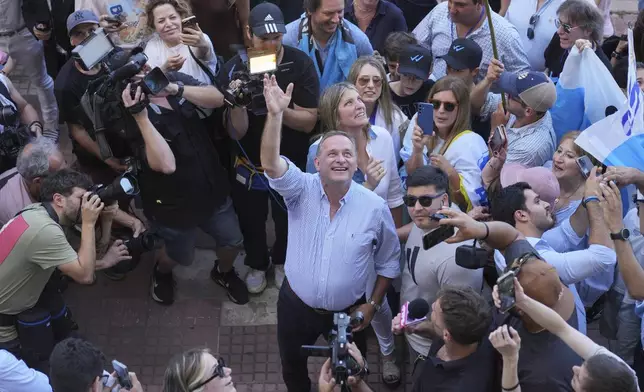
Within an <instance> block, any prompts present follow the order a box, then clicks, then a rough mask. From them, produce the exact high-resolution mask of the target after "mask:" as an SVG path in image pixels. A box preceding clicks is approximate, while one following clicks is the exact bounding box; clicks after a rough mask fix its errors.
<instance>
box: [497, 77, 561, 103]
mask: <svg viewBox="0 0 644 392" xmlns="http://www.w3.org/2000/svg"><path fill="white" fill-rule="evenodd" d="M498 85H499V88H501V90H503V92H504V93H507V94H510V95H511V96H514V97H519V98H521V100H522V101H523V102H524V103H525V104H526V105H528V106H529V107H531V108H532V109H534V110H536V111H537V112H545V111H548V110H549V109H550V108H552V107H553V106H554V104H555V102H556V101H557V89H556V87H555V84H554V83H553V82H552V80H550V78H548V76H546V74H544V73H543V72H537V71H529V72H520V73H513V72H503V73H502V74H501V77H500V78H499V84H498Z"/></svg>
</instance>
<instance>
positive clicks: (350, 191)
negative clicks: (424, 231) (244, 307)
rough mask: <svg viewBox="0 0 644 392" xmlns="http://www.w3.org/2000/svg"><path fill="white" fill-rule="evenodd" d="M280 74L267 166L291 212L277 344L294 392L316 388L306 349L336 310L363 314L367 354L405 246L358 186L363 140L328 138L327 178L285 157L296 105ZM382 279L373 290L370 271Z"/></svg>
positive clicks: (270, 104)
mask: <svg viewBox="0 0 644 392" xmlns="http://www.w3.org/2000/svg"><path fill="white" fill-rule="evenodd" d="M292 92H293V84H289V85H288V87H287V88H286V92H284V91H282V89H281V88H280V87H279V85H278V84H277V81H276V79H275V76H272V77H271V78H270V79H269V77H268V75H265V76H264V97H265V98H266V107H267V108H268V115H267V117H266V125H265V127H264V134H263V136H262V145H261V151H260V153H261V162H262V167H263V168H264V171H265V175H266V177H268V180H269V184H270V185H271V187H272V188H273V189H275V190H276V191H277V192H279V193H280V194H281V196H282V197H283V198H284V201H285V204H286V206H287V208H288V210H289V222H288V223H289V232H288V249H287V260H286V263H285V265H284V267H285V274H286V278H285V279H284V283H283V284H282V287H281V289H280V293H279V297H278V300H277V339H278V343H279V348H280V357H281V359H282V375H283V377H284V382H285V384H286V387H287V388H288V390H289V391H292V392H296V391H297V392H299V391H308V390H309V389H310V386H311V380H310V379H309V378H308V374H307V365H306V363H307V356H308V354H306V353H302V351H301V346H302V345H307V344H312V343H314V342H315V341H316V340H317V338H318V337H319V336H320V335H321V334H326V333H327V332H328V331H329V330H330V329H331V325H332V322H333V316H334V313H336V315H337V313H338V312H342V313H347V314H351V313H353V312H354V311H355V313H356V314H357V313H358V312H361V313H362V314H363V317H362V320H361V322H360V323H359V324H358V325H357V326H355V327H354V328H353V332H354V341H355V343H356V344H357V346H358V347H360V349H361V351H362V352H365V351H364V350H365V346H366V336H365V335H364V333H363V332H361V331H362V330H363V329H365V328H366V327H367V326H369V324H370V323H371V320H372V319H373V316H374V315H375V313H376V312H377V311H378V310H379V309H380V306H381V304H382V301H383V298H384V295H385V293H386V292H387V289H388V287H389V285H390V283H391V280H392V279H394V278H396V277H397V276H398V275H399V274H400V261H399V260H400V244H399V241H398V237H397V235H396V227H395V225H394V221H393V218H392V216H391V213H390V211H389V207H388V206H387V203H386V202H385V201H384V200H383V199H382V198H381V197H380V196H378V195H376V194H375V193H373V192H371V191H370V190H368V189H367V188H365V187H363V186H362V185H359V184H357V183H355V182H353V180H352V178H353V175H354V173H355V171H356V169H357V165H358V163H357V157H356V156H357V150H356V145H355V142H354V141H353V139H352V138H351V137H349V135H348V134H346V133H345V132H341V131H334V132H327V133H325V134H324V136H322V139H321V141H320V144H319V148H318V152H317V155H318V156H317V157H316V158H315V166H316V170H317V171H318V173H319V174H317V173H316V174H309V173H303V172H302V170H301V169H299V168H298V167H297V166H296V165H295V164H293V163H292V162H291V161H289V160H288V159H287V158H284V157H282V156H280V143H281V129H282V120H283V118H284V116H285V114H284V111H285V109H286V108H287V107H288V105H289V103H290V102H291V95H292ZM374 270H375V273H376V275H377V278H376V283H375V285H374V289H373V291H372V292H365V291H366V290H365V288H366V287H367V279H368V278H369V273H370V271H371V272H373V271H374Z"/></svg>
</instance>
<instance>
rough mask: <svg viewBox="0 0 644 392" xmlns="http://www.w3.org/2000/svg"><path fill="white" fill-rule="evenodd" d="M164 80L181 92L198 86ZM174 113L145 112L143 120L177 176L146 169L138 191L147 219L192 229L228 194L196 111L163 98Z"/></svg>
mask: <svg viewBox="0 0 644 392" xmlns="http://www.w3.org/2000/svg"><path fill="white" fill-rule="evenodd" d="M167 76H168V80H170V81H171V82H175V81H181V82H183V84H184V85H186V86H199V85H203V83H201V82H199V81H198V80H196V79H194V78H193V77H191V76H189V75H186V74H183V73H178V72H169V73H168V74H167ZM168 102H169V103H170V105H171V106H172V108H173V110H170V109H166V108H163V107H160V106H157V105H149V106H148V117H149V119H150V121H151V122H152V124H153V125H154V127H155V128H156V129H157V131H159V133H160V134H161V136H162V137H163V138H164V139H165V140H166V141H167V142H168V145H169V146H170V149H171V150H172V153H173V154H174V158H175V163H176V170H175V172H174V173H172V174H163V173H160V172H156V171H154V170H152V169H150V168H149V167H145V168H144V169H143V170H142V171H141V173H140V175H139V186H140V189H141V198H142V200H143V211H144V212H145V214H146V216H148V217H149V218H151V219H154V220H156V221H158V222H159V223H161V224H163V225H166V226H170V227H179V228H191V227H195V226H197V225H199V224H200V223H203V222H204V221H205V220H207V219H209V218H210V217H211V216H212V213H213V211H214V210H215V208H216V207H218V206H220V205H221V204H223V202H224V201H225V200H226V198H227V197H228V194H229V190H230V189H229V183H228V176H227V174H226V170H225V169H224V168H223V167H222V166H221V163H220V162H219V156H218V155H217V150H215V147H214V146H213V144H212V142H211V139H210V137H209V136H208V130H207V129H206V128H205V126H204V124H203V122H202V121H201V120H200V119H199V114H198V112H197V110H196V106H195V105H193V104H192V103H190V102H189V101H187V100H186V99H184V98H181V99H177V98H175V97H172V96H170V97H168Z"/></svg>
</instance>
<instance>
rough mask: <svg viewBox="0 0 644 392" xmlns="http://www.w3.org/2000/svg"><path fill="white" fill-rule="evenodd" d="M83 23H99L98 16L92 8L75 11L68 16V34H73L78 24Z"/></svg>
mask: <svg viewBox="0 0 644 392" xmlns="http://www.w3.org/2000/svg"><path fill="white" fill-rule="evenodd" d="M82 24H98V16H96V14H95V13H94V12H92V11H90V10H78V11H74V12H73V13H72V14H70V15H69V16H68V17H67V34H71V33H72V30H73V29H74V28H75V27H76V26H78V25H82Z"/></svg>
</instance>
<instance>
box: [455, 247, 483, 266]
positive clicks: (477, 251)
mask: <svg viewBox="0 0 644 392" xmlns="http://www.w3.org/2000/svg"><path fill="white" fill-rule="evenodd" d="M454 259H455V261H456V265H458V266H459V267H463V268H467V269H471V270H476V269H481V268H485V267H486V266H487V265H488V252H487V250H485V249H483V248H479V247H477V246H476V240H474V243H473V244H472V245H461V246H459V247H458V248H456V254H455V255H454Z"/></svg>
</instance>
